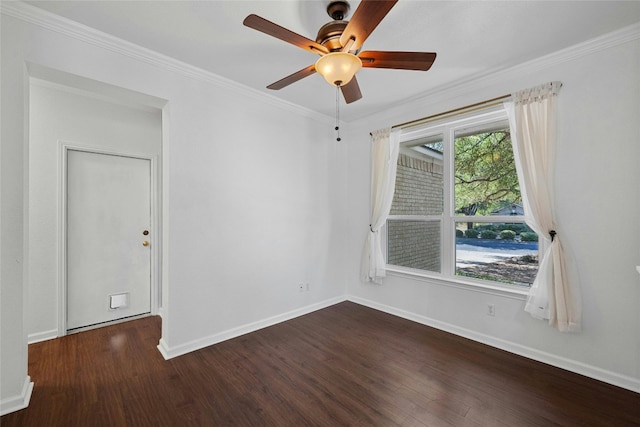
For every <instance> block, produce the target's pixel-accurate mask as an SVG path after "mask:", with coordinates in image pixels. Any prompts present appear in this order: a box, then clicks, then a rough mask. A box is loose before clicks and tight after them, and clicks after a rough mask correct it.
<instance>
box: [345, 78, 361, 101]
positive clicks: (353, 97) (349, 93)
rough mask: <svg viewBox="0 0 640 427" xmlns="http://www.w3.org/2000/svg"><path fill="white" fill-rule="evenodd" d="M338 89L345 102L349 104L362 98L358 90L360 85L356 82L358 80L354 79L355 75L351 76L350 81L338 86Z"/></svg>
mask: <svg viewBox="0 0 640 427" xmlns="http://www.w3.org/2000/svg"><path fill="white" fill-rule="evenodd" d="M340 90H341V91H342V96H344V100H345V101H346V102H347V104H351V103H352V102H355V101H357V100H358V99H360V98H362V92H360V85H359V84H358V80H356V76H353V78H352V79H351V81H350V82H349V83H347V84H346V85H344V86H340Z"/></svg>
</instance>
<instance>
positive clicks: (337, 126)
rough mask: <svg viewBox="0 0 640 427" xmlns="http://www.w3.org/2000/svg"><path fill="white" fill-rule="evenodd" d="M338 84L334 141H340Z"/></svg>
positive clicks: (338, 86) (337, 89)
mask: <svg viewBox="0 0 640 427" xmlns="http://www.w3.org/2000/svg"><path fill="white" fill-rule="evenodd" d="M341 140H342V139H341V138H340V85H337V86H336V141H338V142H340V141H341Z"/></svg>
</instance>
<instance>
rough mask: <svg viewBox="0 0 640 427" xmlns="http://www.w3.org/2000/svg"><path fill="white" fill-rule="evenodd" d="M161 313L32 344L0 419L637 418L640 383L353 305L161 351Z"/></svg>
mask: <svg viewBox="0 0 640 427" xmlns="http://www.w3.org/2000/svg"><path fill="white" fill-rule="evenodd" d="M160 324H161V322H160V319H159V318H157V317H148V318H144V319H138V320H133V321H131V322H127V323H121V324H118V325H113V326H109V327H105V328H101V329H96V330H92V331H86V332H81V333H78V334H75V335H69V336H67V337H64V338H59V339H55V340H50V341H45V342H42V343H37V344H33V345H30V346H29V373H30V375H31V377H32V379H33V381H34V382H35V388H34V392H33V396H32V399H31V403H30V405H29V407H28V408H27V409H24V410H22V411H18V412H15V413H12V414H8V415H6V416H4V417H2V419H1V425H2V426H3V427H10V426H178V425H180V426H185V425H186V426H347V425H349V426H475V427H477V426H633V425H640V410H639V409H638V408H640V394H638V393H634V392H631V391H628V390H624V389H621V388H618V387H614V386H611V385H608V384H604V383H602V382H599V381H596V380H592V379H588V378H585V377H583V376H580V375H577V374H573V373H570V372H566V371H564V370H561V369H557V368H553V367H551V366H548V365H544V364H542V363H538V362H535V361H532V360H529V359H525V358H522V357H519V356H515V355H513V354H510V353H507V352H504V351H501V350H497V349H494V348H491V347H488V346H485V345H482V344H479V343H476V342H473V341H470V340H466V339H464V338H460V337H457V336H454V335H451V334H447V333H445V332H442V331H438V330H435V329H432V328H429V327H426V326H424V325H419V324H416V323H414V322H410V321H407V320H404V319H400V318H397V317H394V316H391V315H388V314H385V313H381V312H378V311H375V310H371V309H369V308H366V307H362V306H359V305H357V304H354V303H350V302H345V303H341V304H337V305H334V306H332V307H329V308H327V309H324V310H319V311H317V312H314V313H311V314H309V315H306V316H302V317H299V318H297V319H294V320H291V321H288V322H284V323H281V324H278V325H275V326H272V327H269V328H265V329H262V330H260V331H257V332H255V333H251V334H247V335H244V336H241V337H238V338H235V339H232V340H228V341H225V342H223V343H220V344H217V345H215V346H211V347H208V348H205V349H202V350H200V351H196V352H193V353H190V354H187V355H184V356H181V357H178V358H175V359H172V360H169V361H165V360H163V359H162V356H161V355H160V353H159V352H158V350H157V348H156V345H157V343H158V340H159V339H160Z"/></svg>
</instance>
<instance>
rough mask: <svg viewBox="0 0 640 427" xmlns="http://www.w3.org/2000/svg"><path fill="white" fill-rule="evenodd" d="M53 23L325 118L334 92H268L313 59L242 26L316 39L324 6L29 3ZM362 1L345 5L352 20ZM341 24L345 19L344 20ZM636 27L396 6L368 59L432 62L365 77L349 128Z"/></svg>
mask: <svg viewBox="0 0 640 427" xmlns="http://www.w3.org/2000/svg"><path fill="white" fill-rule="evenodd" d="M28 3H30V4H32V5H35V6H37V7H40V8H42V9H46V10H48V11H50V12H53V13H55V14H58V15H61V16H63V17H66V18H69V19H71V20H73V21H77V22H79V23H82V24H85V25H87V26H89V27H93V28H95V29H98V30H101V31H103V32H105V33H108V34H111V35H113V36H116V37H119V38H122V39H125V40H127V41H130V42H133V43H135V44H138V45H140V46H143V47H146V48H149V49H151V50H154V51H156V52H159V53H162V54H164V55H167V56H170V57H173V58H175V59H178V60H181V61H183V62H186V63H189V64H191V65H194V66H197V67H200V68H202V69H205V70H208V71H211V72H213V73H215V74H218V75H220V76H223V77H225V78H228V79H231V80H234V81H236V82H239V83H241V84H243V85H246V86H249V87H251V88H254V89H256V90H260V91H264V92H268V93H269V94H271V95H274V96H277V97H279V98H282V99H284V100H286V101H289V102H292V103H294V104H298V105H301V106H304V107H306V108H309V109H312V110H315V111H318V112H320V113H323V114H326V115H329V116H331V115H332V114H333V112H334V110H335V90H334V88H333V87H331V86H329V85H328V84H327V83H326V82H325V81H324V80H323V79H322V77H320V76H319V75H317V74H314V75H312V76H310V77H307V78H305V79H303V80H301V81H299V82H296V83H294V84H292V85H290V86H288V87H286V88H284V89H281V90H279V91H272V90H268V89H266V88H265V87H266V86H267V85H268V84H270V83H273V82H274V81H276V80H279V79H281V78H282V77H285V76H287V75H289V74H291V73H293V72H295V71H298V70H300V69H302V68H304V67H306V66H307V65H310V64H312V63H314V62H315V60H316V59H317V56H314V55H313V54H311V53H309V52H307V51H305V50H302V49H300V48H297V47H295V46H293V45H289V44H287V43H285V42H283V41H281V40H278V39H275V38H272V37H270V36H267V35H266V34H263V33H260V32H258V31H255V30H252V29H250V28H247V27H245V26H243V25H242V21H243V19H244V18H245V17H246V16H247V15H249V14H250V13H255V14H257V15H260V16H262V17H264V18H266V19H268V20H270V21H273V22H275V23H277V24H279V25H281V26H284V27H286V28H289V29H290V30H292V31H294V32H297V33H299V34H301V35H304V36H306V37H308V38H311V39H314V40H315V36H316V33H317V30H318V29H319V27H320V26H321V25H322V24H324V23H326V22H328V21H330V20H331V18H329V16H328V15H327V14H326V12H325V8H326V4H327V1H325V0H323V1H319V0H316V1H303V0H279V1H265V0H255V1H248V0H245V1H237V0H236V1H211V0H210V1H106V0H103V1H86V0H83V1H73V0H64V1H29V2H28ZM358 3H359V1H351V7H352V10H351V13H353V10H355V8H356V7H357V5H358ZM347 19H349V18H348V17H347ZM637 22H640V1H635V0H634V1H426V0H425V1H418V0H400V1H399V2H398V4H396V5H395V7H394V8H393V9H392V10H391V12H390V13H389V14H388V15H387V16H386V17H385V19H384V20H383V21H382V22H381V23H380V25H379V26H378V27H377V28H376V30H375V31H374V32H373V34H372V35H371V36H370V37H369V38H368V39H367V41H366V43H365V45H364V49H365V50H402V51H425V52H437V54H438V57H437V59H436V62H435V63H434V65H433V67H432V68H431V70H429V71H428V72H422V71H402V70H383V69H363V70H361V71H360V72H359V73H358V81H359V83H360V88H361V90H362V93H363V98H362V99H361V100H359V101H357V102H354V103H352V104H349V105H346V106H345V105H344V104H343V105H342V106H341V108H340V109H341V116H342V119H344V120H346V121H349V120H353V119H356V118H359V117H362V116H364V115H367V114H370V113H373V112H376V111H379V110H382V109H384V108H386V107H388V106H392V105H396V104H398V103H400V102H401V101H402V100H403V99H407V98H412V97H415V96H417V95H419V94H421V93H425V92H430V91H433V90H436V89H437V88H438V87H440V86H446V85H453V84H455V83H456V82H458V81H464V80H468V79H470V78H473V77H474V76H478V75H485V74H486V73H489V72H491V71H497V70H500V69H504V68H507V67H509V66H513V65H517V64H520V63H523V62H526V61H528V60H531V59H534V58H537V57H540V56H543V55H546V54H549V53H553V52H555V51H558V50H561V49H563V48H566V47H569V46H572V45H574V44H578V43H580V42H583V41H586V40H589V39H592V38H595V37H597V36H600V35H602V34H606V33H608V32H611V31H613V30H616V29H619V28H622V27H625V26H628V25H631V24H635V23H637Z"/></svg>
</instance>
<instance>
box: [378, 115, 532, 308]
mask: <svg viewBox="0 0 640 427" xmlns="http://www.w3.org/2000/svg"><path fill="white" fill-rule="evenodd" d="M492 123H496V125H497V124H500V125H501V126H495V128H496V129H497V128H500V127H502V125H503V124H504V125H506V126H507V127H508V126H509V122H508V117H507V112H506V110H505V109H504V107H503V106H502V105H499V106H495V107H493V108H490V109H486V110H484V111H481V112H470V113H467V114H462V115H459V116H457V117H454V118H443V119H441V120H438V121H434V122H431V123H426V124H422V125H420V126H414V127H409V128H406V129H404V130H402V132H401V134H400V147H401V152H402V149H403V148H410V147H412V146H417V145H422V143H419V142H417V141H420V140H422V141H424V140H429V139H430V138H433V137H434V136H437V135H442V140H443V153H442V154H443V158H442V162H443V188H442V193H443V201H442V208H443V211H442V213H441V214H439V215H389V216H388V218H387V222H386V223H385V225H384V226H383V229H382V230H381V231H382V233H381V235H382V240H383V241H382V244H383V245H384V246H383V247H384V251H385V260H388V259H389V245H388V243H389V236H388V230H389V227H388V225H387V224H388V222H389V221H394V220H396V221H397V220H405V221H421V222H426V221H440V242H441V252H440V257H441V260H440V272H436V271H428V270H422V269H417V268H411V267H403V266H398V265H393V264H389V263H387V264H386V269H387V271H388V272H390V273H391V274H395V275H399V276H405V277H411V278H417V279H419V280H429V281H435V282H436V283H439V284H444V285H453V286H457V287H463V288H467V289H468V288H472V289H475V290H478V289H484V290H488V291H491V292H498V293H500V294H505V295H511V296H516V297H518V298H522V297H525V296H526V295H527V294H528V293H529V289H530V287H524V286H517V285H512V284H506V283H501V282H497V281H491V280H481V279H475V278H471V277H466V276H461V275H457V274H456V271H455V265H456V235H455V233H456V231H455V230H456V227H455V224H456V223H457V222H479V223H505V222H510V223H523V224H524V223H526V221H525V216H524V215H518V216H515V217H514V216H511V215H509V216H503V215H500V216H498V215H491V216H465V215H459V214H455V206H454V204H455V193H454V191H455V167H454V166H455V158H454V150H453V143H454V141H455V137H456V132H460V131H463V132H464V131H465V130H468V131H471V130H474V131H475V130H477V131H480V132H481V131H484V130H485V129H487V128H488V129H489V130H491V129H492V126H491V124H492ZM412 142H414V143H413V144H412ZM470 218H472V219H473V221H469V219H470ZM541 240H542V239H541ZM542 244H543V242H542V241H539V242H538V253H543V252H542V251H543V249H544V248H543V247H542Z"/></svg>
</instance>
